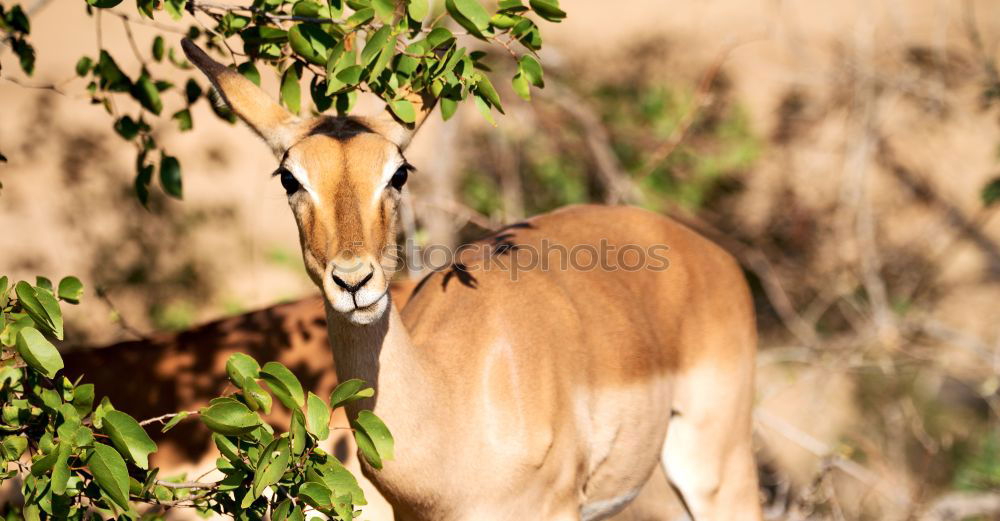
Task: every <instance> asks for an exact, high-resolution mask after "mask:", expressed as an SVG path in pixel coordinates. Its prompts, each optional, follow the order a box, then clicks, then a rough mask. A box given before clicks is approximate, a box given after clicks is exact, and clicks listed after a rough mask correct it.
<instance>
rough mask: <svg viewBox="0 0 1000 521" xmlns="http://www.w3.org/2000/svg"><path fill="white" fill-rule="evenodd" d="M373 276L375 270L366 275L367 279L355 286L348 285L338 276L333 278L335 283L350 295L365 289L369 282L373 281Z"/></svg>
mask: <svg viewBox="0 0 1000 521" xmlns="http://www.w3.org/2000/svg"><path fill="white" fill-rule="evenodd" d="M372 275H375V270H372V271H369V272H368V275H365V278H363V279H361V281H360V282H358V283H357V284H353V285H352V284H348V283H347V281H345V280H344V279H342V278H340V277H338V276H337V275H336V274H334V275H332V276H333V282H335V283H336V284H337V285H338V286H340V287H342V288H344V290H345V291H347V292H348V293H357V291H358V290H359V289H361V288H363V287H364V285H365V284H368V281H369V280H372Z"/></svg>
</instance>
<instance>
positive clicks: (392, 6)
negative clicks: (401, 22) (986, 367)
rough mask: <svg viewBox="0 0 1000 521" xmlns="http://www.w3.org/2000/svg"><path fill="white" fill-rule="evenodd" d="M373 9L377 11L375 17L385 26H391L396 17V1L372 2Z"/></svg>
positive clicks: (377, 0)
mask: <svg viewBox="0 0 1000 521" xmlns="http://www.w3.org/2000/svg"><path fill="white" fill-rule="evenodd" d="M372 9H375V16H377V17H378V19H379V20H381V21H382V23H384V24H387V25H388V24H391V23H392V21H393V19H395V17H396V2H395V0H372Z"/></svg>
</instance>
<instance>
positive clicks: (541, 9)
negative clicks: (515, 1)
mask: <svg viewBox="0 0 1000 521" xmlns="http://www.w3.org/2000/svg"><path fill="white" fill-rule="evenodd" d="M528 5H530V6H531V8H532V9H533V10H534V11H535V12H536V13H538V16H541V17H542V18H544V19H546V20H548V21H550V22H555V23H558V22H560V21H562V19H563V18H566V12H565V11H563V10H562V9H559V0H528Z"/></svg>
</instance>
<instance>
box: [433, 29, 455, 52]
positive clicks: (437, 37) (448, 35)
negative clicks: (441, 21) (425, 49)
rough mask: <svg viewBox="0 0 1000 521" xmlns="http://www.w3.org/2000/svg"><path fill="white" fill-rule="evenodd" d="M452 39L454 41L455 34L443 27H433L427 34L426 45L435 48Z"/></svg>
mask: <svg viewBox="0 0 1000 521" xmlns="http://www.w3.org/2000/svg"><path fill="white" fill-rule="evenodd" d="M453 41H455V35H454V34H452V32H451V31H449V30H448V29H447V28H445V27H435V28H434V30H432V31H431V32H430V34H428V35H427V45H429V46H430V48H431V49H437V48H438V47H440V46H441V45H444V44H446V43H449V44H450V43H451V42H453Z"/></svg>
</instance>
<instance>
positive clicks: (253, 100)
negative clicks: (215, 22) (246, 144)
mask: <svg viewBox="0 0 1000 521" xmlns="http://www.w3.org/2000/svg"><path fill="white" fill-rule="evenodd" d="M181 47H182V48H183V49H184V54H185V55H186V56H187V57H188V59H189V60H191V62H192V63H194V64H195V66H197V67H198V68H199V69H201V72H203V73H204V74H205V76H207V77H208V79H209V80H210V81H211V82H212V85H215V88H216V89H217V90H218V91H219V92H220V93H221V94H222V98H223V99H224V100H225V101H226V104H227V105H229V108H230V109H232V111H233V112H234V113H235V114H236V115H237V116H239V118H240V119H242V120H243V122H244V123H246V124H247V125H249V126H250V128H251V129H253V131H254V132H256V133H257V134H258V135H259V136H260V137H261V138H263V139H264V141H265V142H266V143H267V144H268V146H270V147H271V149H272V150H273V151H274V153H275V155H277V156H281V155H282V154H284V153H285V151H286V150H288V147H290V146H292V145H293V144H294V143H295V141H296V140H297V139H298V137H299V133H300V132H299V130H300V128H301V121H300V120H299V119H298V118H296V117H295V116H294V115H293V114H292V113H291V112H288V111H287V110H285V109H284V107H282V106H281V105H278V104H277V103H276V102H275V101H274V100H273V99H271V97H270V96H268V95H267V94H266V93H265V92H264V91H263V90H261V89H260V87H258V86H256V85H254V84H253V82H251V81H250V80H248V79H247V78H245V77H244V76H243V75H242V74H240V73H238V72H236V71H235V70H233V69H230V68H228V67H226V66H225V65H222V64H221V63H219V62H217V61H215V60H213V59H212V58H211V57H209V56H208V55H207V54H205V51H203V50H201V48H200V47H198V46H197V45H195V44H194V42H192V41H191V40H188V39H187V38H184V39H183V40H181Z"/></svg>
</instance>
